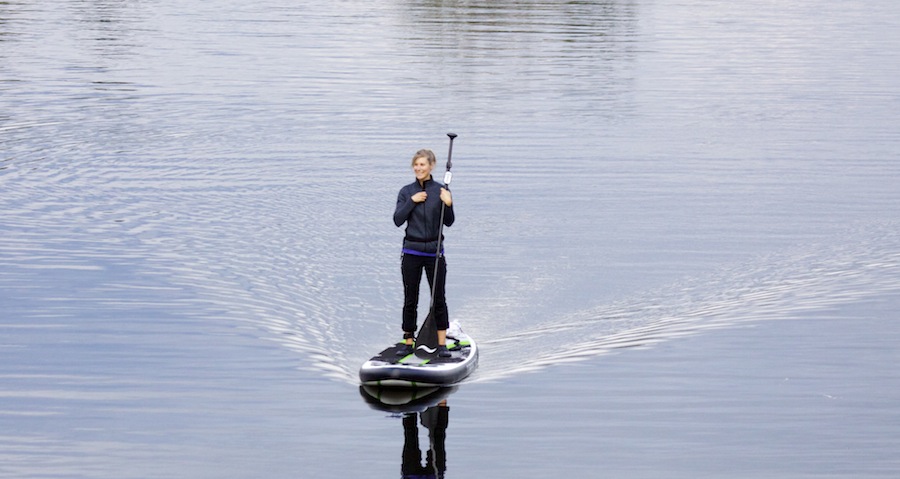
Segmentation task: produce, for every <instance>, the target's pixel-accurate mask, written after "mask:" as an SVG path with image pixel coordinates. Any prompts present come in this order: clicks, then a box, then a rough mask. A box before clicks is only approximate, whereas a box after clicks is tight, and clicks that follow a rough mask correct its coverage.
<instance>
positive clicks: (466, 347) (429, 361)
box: [359, 321, 478, 388]
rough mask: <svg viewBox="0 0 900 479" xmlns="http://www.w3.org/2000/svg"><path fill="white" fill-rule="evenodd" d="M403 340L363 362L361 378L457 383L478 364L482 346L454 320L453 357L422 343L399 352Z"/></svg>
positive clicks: (367, 381)
mask: <svg viewBox="0 0 900 479" xmlns="http://www.w3.org/2000/svg"><path fill="white" fill-rule="evenodd" d="M401 346H402V344H401V343H397V344H393V345H391V346H389V347H387V348H386V349H385V350H383V351H381V352H380V353H378V354H376V355H375V356H374V357H372V359H370V360H368V361H366V362H365V363H363V365H362V367H361V368H360V369H359V379H360V381H361V382H362V384H363V385H367V386H390V387H413V388H416V387H434V386H451V385H453V384H456V383H458V382H460V381H462V380H463V379H465V377H466V376H468V375H469V374H471V373H472V371H474V370H475V367H476V366H477V365H478V347H477V346H476V345H475V341H473V340H472V338H470V337H469V335H467V334H466V333H464V332H463V330H462V328H460V326H459V323H457V322H456V321H453V322H451V323H450V328H449V329H447V349H449V350H450V357H449V358H441V357H438V355H437V352H435V351H433V350H430V349H429V348H428V347H427V346H424V345H422V346H419V347H417V349H416V352H415V353H413V354H408V355H406V356H398V355H397V351H398V350H399V349H400V348H401Z"/></svg>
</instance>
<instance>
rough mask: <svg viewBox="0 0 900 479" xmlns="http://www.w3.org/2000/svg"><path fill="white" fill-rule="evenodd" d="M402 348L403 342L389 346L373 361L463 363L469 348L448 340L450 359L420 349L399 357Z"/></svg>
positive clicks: (411, 363) (450, 339)
mask: <svg viewBox="0 0 900 479" xmlns="http://www.w3.org/2000/svg"><path fill="white" fill-rule="evenodd" d="M402 347H403V343H402V342H400V343H397V344H394V345H391V346H388V347H387V348H385V349H384V350H383V351H381V352H380V353H378V354H377V355H375V356H374V357H373V358H372V359H374V360H378V361H384V362H386V363H390V364H410V365H415V364H416V363H422V364H425V363H428V364H443V363H458V362H461V361H463V360H464V359H465V357H466V353H467V351H466V349H467V348H466V347H465V346H463V345H459V344H457V342H456V341H455V340H454V339H452V338H447V348H448V349H449V350H450V354H451V356H450V357H449V358H442V357H440V356H438V354H437V352H434V353H429V352H428V351H426V350H425V349H418V350H416V352H415V354H410V355H406V356H398V355H397V351H399V350H400V348H402Z"/></svg>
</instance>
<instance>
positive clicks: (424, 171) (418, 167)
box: [412, 156, 434, 181]
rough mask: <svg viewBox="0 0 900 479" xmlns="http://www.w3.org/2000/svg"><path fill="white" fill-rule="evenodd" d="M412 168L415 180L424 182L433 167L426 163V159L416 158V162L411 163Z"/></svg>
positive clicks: (422, 157)
mask: <svg viewBox="0 0 900 479" xmlns="http://www.w3.org/2000/svg"><path fill="white" fill-rule="evenodd" d="M412 168H413V172H414V173H415V174H416V179H417V180H419V181H425V180H427V179H428V177H429V176H431V169H432V168H434V165H432V164H431V163H429V162H428V158H426V157H424V156H420V157H418V158H416V161H413V167H412Z"/></svg>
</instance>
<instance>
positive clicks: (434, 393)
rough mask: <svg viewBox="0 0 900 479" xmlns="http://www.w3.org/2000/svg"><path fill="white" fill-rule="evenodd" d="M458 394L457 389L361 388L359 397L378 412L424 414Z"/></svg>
mask: <svg viewBox="0 0 900 479" xmlns="http://www.w3.org/2000/svg"><path fill="white" fill-rule="evenodd" d="M454 392H456V387H455V386H451V387H431V388H394V387H391V388H381V387H378V386H360V387H359V395H360V396H362V397H363V399H365V400H366V402H367V403H368V404H369V406H370V407H371V408H372V409H375V410H376V411H387V412H394V413H412V412H422V411H424V410H426V409H428V408H430V407H432V406H437V405H438V404H439V403H440V402H441V401H443V400H445V399H447V397H449V396H450V395H451V394H453V393H454Z"/></svg>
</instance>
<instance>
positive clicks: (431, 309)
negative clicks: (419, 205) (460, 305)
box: [429, 133, 456, 316]
mask: <svg viewBox="0 0 900 479" xmlns="http://www.w3.org/2000/svg"><path fill="white" fill-rule="evenodd" d="M447 136H448V137H450V150H449V151H448V152H447V172H446V173H444V187H446V188H447V190H448V191H449V190H450V180H452V179H453V175H452V173H450V169H451V168H453V163H452V162H451V157H452V156H453V140H454V139H455V138H456V133H447ZM446 206H447V205H446V204H445V203H444V201H443V200H441V221H440V223H439V224H440V226H439V228H438V240H437V241H438V242H437V252H436V254H435V256H434V277H433V278H432V281H431V306H429V312H430V313H431V315H432V316H434V294H435V292H436V291H437V277H438V268H439V267H440V266H441V241H442V240H443V238H444V208H445V207H446Z"/></svg>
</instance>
